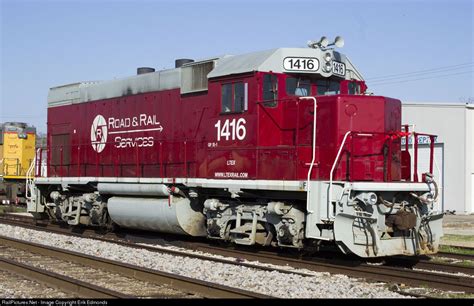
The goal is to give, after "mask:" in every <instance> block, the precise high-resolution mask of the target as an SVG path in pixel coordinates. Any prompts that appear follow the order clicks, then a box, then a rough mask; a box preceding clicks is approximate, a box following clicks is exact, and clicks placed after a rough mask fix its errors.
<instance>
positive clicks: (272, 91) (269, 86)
mask: <svg viewBox="0 0 474 306" xmlns="http://www.w3.org/2000/svg"><path fill="white" fill-rule="evenodd" d="M262 88H263V95H262V96H263V100H264V101H268V102H265V103H264V104H263V105H265V106H266V107H276V106H277V103H278V102H277V101H276V100H277V99H278V79H277V76H276V75H273V74H265V75H264V76H263V86H262Z"/></svg>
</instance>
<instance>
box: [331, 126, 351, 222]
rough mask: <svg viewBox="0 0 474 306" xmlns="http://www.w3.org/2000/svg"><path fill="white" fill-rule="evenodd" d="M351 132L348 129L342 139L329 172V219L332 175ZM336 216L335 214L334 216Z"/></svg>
mask: <svg viewBox="0 0 474 306" xmlns="http://www.w3.org/2000/svg"><path fill="white" fill-rule="evenodd" d="M350 133H351V131H347V132H346V134H345V135H344V138H343V139H342V143H341V145H340V146H339V151H338V152H337V155H336V159H334V163H333V164H332V168H331V172H330V173H329V194H328V201H327V218H328V221H329V220H330V219H331V218H330V217H331V216H332V215H331V216H330V214H329V211H330V210H329V205H330V203H331V202H332V175H333V172H334V168H336V164H337V161H338V160H339V155H341V152H342V148H343V147H344V144H345V143H346V139H347V136H349V134H350ZM332 217H334V216H332Z"/></svg>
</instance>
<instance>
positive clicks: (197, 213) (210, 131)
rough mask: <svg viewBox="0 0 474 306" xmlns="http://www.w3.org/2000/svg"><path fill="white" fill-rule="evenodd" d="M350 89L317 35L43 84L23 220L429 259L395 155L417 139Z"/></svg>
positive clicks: (428, 235)
mask: <svg viewBox="0 0 474 306" xmlns="http://www.w3.org/2000/svg"><path fill="white" fill-rule="evenodd" d="M337 42H338V43H339V42H340V40H338V41H337ZM366 88H367V87H366V85H365V82H364V80H363V78H362V76H361V74H360V73H359V72H358V71H357V70H356V68H355V67H354V66H353V65H352V63H351V62H350V61H349V59H348V58H347V57H346V56H345V55H343V54H341V53H339V52H337V51H336V50H335V49H334V48H331V46H327V41H326V40H324V39H322V40H321V41H320V42H318V43H311V44H310V48H279V49H274V50H268V51H263V52H256V53H250V54H245V55H236V56H223V57H218V58H210V59H205V60H200V61H192V60H187V59H181V60H177V61H176V68H175V69H169V70H162V71H154V69H152V68H139V69H138V74H137V75H136V76H132V77H128V78H124V79H118V80H111V81H102V82H79V83H74V84H69V85H64V86H59V87H53V88H51V90H50V92H49V96H48V147H47V148H46V149H44V150H40V151H45V152H47V153H46V155H47V167H46V169H43V171H40V170H39V168H38V171H37V174H36V179H35V181H34V185H33V186H32V188H31V190H32V195H31V197H30V199H29V202H28V210H29V211H30V212H32V213H33V214H34V215H36V216H37V217H41V216H44V215H48V216H49V217H50V218H54V219H59V220H63V221H67V222H68V223H69V224H71V225H78V224H86V225H96V226H108V225H111V224H117V225H119V226H122V227H130V228H140V229H148V230H153V231H162V232H170V233H179V234H188V235H193V236H207V237H208V238H211V239H222V240H226V241H231V242H234V243H237V244H246V245H253V244H259V245H273V246H279V247H292V248H305V247H308V246H314V245H317V244H318V243H320V242H321V241H333V242H334V243H336V244H337V245H338V246H339V248H340V249H341V250H342V251H343V252H344V253H355V254H357V255H358V256H362V257H374V256H388V255H398V254H406V255H416V254H420V253H434V252H436V251H437V248H438V244H439V239H440V237H441V235H442V231H441V221H442V214H441V213H439V212H436V211H435V210H434V208H433V203H434V202H435V200H436V193H437V191H436V184H435V182H434V181H433V180H432V176H431V175H430V174H429V172H428V173H426V175H423V178H422V181H421V182H419V178H418V172H419V171H418V169H417V166H416V156H410V154H409V153H408V150H407V149H408V147H407V146H408V142H406V143H407V146H406V147H403V148H402V146H401V138H402V137H409V135H410V137H417V136H418V135H420V134H417V133H409V131H407V130H406V129H403V128H402V122H401V103H400V101H399V100H396V99H391V98H386V97H381V96H372V95H367V94H365V92H366ZM415 143H416V141H415ZM38 153H39V154H40V156H42V155H43V154H45V153H44V152H38ZM415 155H416V151H415ZM413 159H414V161H415V167H413V168H414V169H411V168H412V167H411V161H412V160H413ZM426 170H428V169H426ZM430 170H432V169H430ZM430 172H431V171H430ZM412 176H414V178H413V179H411V177H412Z"/></svg>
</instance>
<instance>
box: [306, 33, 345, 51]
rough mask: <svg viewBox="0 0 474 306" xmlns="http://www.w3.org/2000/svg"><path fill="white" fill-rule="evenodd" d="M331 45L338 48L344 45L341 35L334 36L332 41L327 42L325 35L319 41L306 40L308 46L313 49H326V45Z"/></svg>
mask: <svg viewBox="0 0 474 306" xmlns="http://www.w3.org/2000/svg"><path fill="white" fill-rule="evenodd" d="M331 46H336V47H338V48H342V47H343V46H344V38H342V37H341V36H336V38H335V39H334V42H332V43H329V40H328V39H327V37H326V36H323V37H321V39H320V40H319V41H312V40H309V41H308V47H310V48H313V49H318V48H319V49H321V50H323V51H324V50H326V49H327V48H328V47H331Z"/></svg>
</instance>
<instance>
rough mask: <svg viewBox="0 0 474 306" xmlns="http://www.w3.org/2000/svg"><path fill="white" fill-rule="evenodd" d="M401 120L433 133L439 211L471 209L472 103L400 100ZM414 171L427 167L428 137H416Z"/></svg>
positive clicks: (473, 168)
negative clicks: (416, 162)
mask: <svg viewBox="0 0 474 306" xmlns="http://www.w3.org/2000/svg"><path fill="white" fill-rule="evenodd" d="M402 122H403V123H404V124H414V128H415V132H420V133H428V134H435V135H438V137H437V138H436V140H435V152H434V155H435V159H434V161H435V164H434V167H433V172H434V173H433V174H434V177H435V179H436V181H437V182H438V183H439V187H440V188H439V189H440V196H439V205H440V207H439V208H440V209H441V210H442V211H447V210H449V211H453V210H455V211H456V214H464V213H467V214H471V213H474V104H464V103H463V104H460V103H457V104H456V103H449V104H448V103H444V104H441V103H412V102H406V103H402ZM418 144H419V146H418V148H419V149H418V150H419V154H418V173H419V176H420V179H421V173H423V172H428V171H429V158H430V144H429V138H426V137H420V138H419V139H418Z"/></svg>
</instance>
